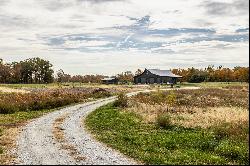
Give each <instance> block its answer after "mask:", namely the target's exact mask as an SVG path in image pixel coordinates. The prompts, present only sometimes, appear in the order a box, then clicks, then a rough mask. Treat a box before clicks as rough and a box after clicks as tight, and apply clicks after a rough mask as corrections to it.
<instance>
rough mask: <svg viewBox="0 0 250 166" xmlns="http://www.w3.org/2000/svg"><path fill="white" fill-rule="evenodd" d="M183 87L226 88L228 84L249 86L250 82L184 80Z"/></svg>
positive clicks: (181, 84)
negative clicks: (196, 81) (191, 81)
mask: <svg viewBox="0 0 250 166" xmlns="http://www.w3.org/2000/svg"><path fill="white" fill-rule="evenodd" d="M178 85H180V86H181V87H189V86H192V87H193V86H195V87H203V88H225V87H228V86H249V83H245V82H243V83H242V82H202V83H188V82H182V83H180V84H178Z"/></svg>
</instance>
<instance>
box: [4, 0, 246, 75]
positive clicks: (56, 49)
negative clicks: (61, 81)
mask: <svg viewBox="0 0 250 166" xmlns="http://www.w3.org/2000/svg"><path fill="white" fill-rule="evenodd" d="M248 49H249V0H0V58H2V59H3V60H4V61H5V62H12V61H20V60H24V59H27V58H32V57H40V58H43V59H46V60H49V61H50V62H51V63H52V64H53V65H54V67H53V68H54V70H59V69H63V70H64V71H65V72H66V73H69V74H104V75H114V74H117V73H121V72H124V71H133V72H135V71H136V70H137V69H138V68H140V69H144V68H154V69H172V68H188V67H196V68H205V67H207V66H208V65H215V66H219V65H222V66H224V67H230V68H232V67H234V66H249V50H248Z"/></svg>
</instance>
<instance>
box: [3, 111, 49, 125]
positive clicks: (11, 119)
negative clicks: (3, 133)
mask: <svg viewBox="0 0 250 166" xmlns="http://www.w3.org/2000/svg"><path fill="white" fill-rule="evenodd" d="M51 111H53V110H39V111H29V112H16V113H13V114H0V126H8V125H10V126H11V125H17V124H19V123H22V122H25V121H27V120H29V119H33V118H37V117H39V116H42V115H44V114H45V113H48V112H51Z"/></svg>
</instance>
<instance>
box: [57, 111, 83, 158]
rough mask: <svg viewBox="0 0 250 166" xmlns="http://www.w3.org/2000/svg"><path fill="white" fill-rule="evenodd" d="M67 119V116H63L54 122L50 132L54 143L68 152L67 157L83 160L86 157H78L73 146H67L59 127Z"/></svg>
mask: <svg viewBox="0 0 250 166" xmlns="http://www.w3.org/2000/svg"><path fill="white" fill-rule="evenodd" d="M67 117H68V114H65V115H63V116H61V117H60V118H57V119H56V120H55V122H54V124H53V131H52V132H53V135H54V137H55V139H56V141H57V142H59V143H60V145H61V148H62V149H64V150H66V151H68V153H69V155H70V156H72V157H73V158H74V159H75V160H76V161H81V160H85V159H86V157H84V156H81V155H79V153H78V151H77V149H76V148H75V147H74V146H73V145H71V144H69V143H68V142H67V140H66V139H65V136H64V132H63V130H64V129H63V128H62V127H61V126H62V124H63V122H64V121H65V119H66V118H67Z"/></svg>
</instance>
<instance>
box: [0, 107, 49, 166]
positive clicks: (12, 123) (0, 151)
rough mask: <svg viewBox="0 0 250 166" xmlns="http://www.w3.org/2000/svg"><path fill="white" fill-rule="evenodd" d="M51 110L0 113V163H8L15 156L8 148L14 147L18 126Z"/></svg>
mask: <svg viewBox="0 0 250 166" xmlns="http://www.w3.org/2000/svg"><path fill="white" fill-rule="evenodd" d="M52 111H54V110H39V111H29V112H16V113H13V114H0V165H9V164H10V163H11V162H12V161H13V159H14V158H15V156H12V155H11V154H9V153H8V150H10V149H12V148H13V147H15V144H16V136H17V134H18V133H19V130H20V127H21V126H23V125H24V124H26V123H27V121H28V120H31V119H34V118H38V117H40V116H42V115H44V114H46V113H48V112H52Z"/></svg>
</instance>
